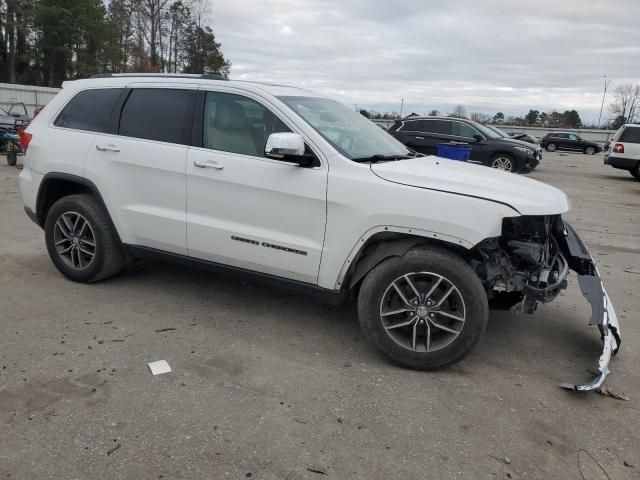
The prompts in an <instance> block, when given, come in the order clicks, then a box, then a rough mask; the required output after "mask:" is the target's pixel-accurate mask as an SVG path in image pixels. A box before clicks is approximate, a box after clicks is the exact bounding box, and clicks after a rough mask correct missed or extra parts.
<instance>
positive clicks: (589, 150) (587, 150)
mask: <svg viewBox="0 0 640 480" xmlns="http://www.w3.org/2000/svg"><path fill="white" fill-rule="evenodd" d="M595 153H596V149H595V148H594V147H587V148H585V149H584V154H585V155H595Z"/></svg>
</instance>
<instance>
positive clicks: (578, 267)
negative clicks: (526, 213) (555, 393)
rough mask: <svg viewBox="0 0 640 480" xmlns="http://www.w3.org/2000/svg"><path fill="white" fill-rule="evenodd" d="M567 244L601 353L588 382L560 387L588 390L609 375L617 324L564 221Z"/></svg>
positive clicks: (579, 243) (580, 244)
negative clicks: (589, 307)
mask: <svg viewBox="0 0 640 480" xmlns="http://www.w3.org/2000/svg"><path fill="white" fill-rule="evenodd" d="M565 228H566V239H565V240H566V244H567V247H568V250H569V252H570V254H571V258H570V259H569V264H570V265H571V268H572V269H573V270H575V271H576V272H577V273H578V282H579V284H580V290H581V291H582V295H583V296H584V297H585V298H586V299H587V300H588V302H589V303H590V304H591V320H590V322H589V323H590V324H591V325H597V326H598V329H599V331H600V335H601V338H602V342H603V348H602V354H601V355H600V358H599V360H598V374H597V376H596V377H595V378H594V379H593V380H592V381H591V382H589V383H586V384H584V385H576V384H570V383H564V384H562V385H561V387H563V388H568V389H570V390H576V391H581V392H584V391H589V390H595V389H597V388H599V387H600V386H601V385H602V383H603V382H604V380H605V378H606V377H607V375H608V374H609V363H610V362H611V357H612V356H613V355H615V354H616V353H618V349H619V348H620V344H621V341H622V340H621V334H620V325H619V324H618V317H617V316H616V311H615V309H614V308H613V304H612V303H611V299H610V298H609V295H608V294H607V291H606V290H605V288H604V285H603V283H602V279H601V278H600V273H599V272H598V269H597V268H596V265H595V262H594V260H593V258H592V257H591V254H590V253H589V250H588V249H587V247H586V246H585V244H584V242H583V241H582V240H581V239H580V237H578V234H577V233H576V231H575V230H574V229H573V228H572V227H571V225H569V224H568V223H565Z"/></svg>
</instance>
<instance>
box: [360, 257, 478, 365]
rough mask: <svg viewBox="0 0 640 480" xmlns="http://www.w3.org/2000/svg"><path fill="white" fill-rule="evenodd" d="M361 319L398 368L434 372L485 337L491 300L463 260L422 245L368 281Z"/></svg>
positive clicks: (393, 260)
mask: <svg viewBox="0 0 640 480" xmlns="http://www.w3.org/2000/svg"><path fill="white" fill-rule="evenodd" d="M358 316H359V319H360V325H361V327H362V329H363V331H364V334H365V336H366V337H367V339H368V340H369V341H370V342H371V343H372V344H373V345H374V346H375V347H376V348H377V349H378V350H380V351H381V352H382V353H383V354H384V355H386V356H387V357H389V358H390V359H392V360H394V361H395V362H398V363H399V364H401V365H403V366H406V367H409V368H415V369H419V370H435V369H438V368H443V367H445V366H447V365H450V364H452V363H455V362H458V361H460V360H462V359H463V358H464V357H465V356H466V355H467V354H468V353H469V352H471V350H472V349H473V347H474V346H475V345H476V344H477V342H478V340H479V339H480V337H481V336H482V334H483V332H484V330H485V328H486V325H487V319H488V316H489V307H488V303H487V296H486V293H485V291H484V288H483V286H482V283H481V282H480V279H479V278H478V277H477V275H476V274H475V272H474V271H473V269H472V268H471V267H470V266H469V264H468V263H467V262H465V261H464V260H463V259H462V258H460V257H458V256H457V255H455V254H453V253H451V252H449V251H447V250H444V249H441V248H438V247H419V248H415V249H412V250H410V251H409V252H407V253H406V254H405V255H404V256H402V257H393V258H390V259H387V260H385V261H383V262H382V263H380V264H379V265H378V266H377V267H375V268H374V269H373V270H372V271H371V272H370V273H369V274H368V275H367V276H366V277H365V279H364V281H363V282H362V286H361V288H360V294H359V296H358Z"/></svg>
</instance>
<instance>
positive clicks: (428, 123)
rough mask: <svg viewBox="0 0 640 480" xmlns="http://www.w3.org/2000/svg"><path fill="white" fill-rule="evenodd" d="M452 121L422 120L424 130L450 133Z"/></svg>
mask: <svg viewBox="0 0 640 480" xmlns="http://www.w3.org/2000/svg"><path fill="white" fill-rule="evenodd" d="M452 123H453V122H451V121H449V120H424V129H423V131H424V132H428V133H437V134H440V135H451V133H452V128H453V127H452V125H451V124H452Z"/></svg>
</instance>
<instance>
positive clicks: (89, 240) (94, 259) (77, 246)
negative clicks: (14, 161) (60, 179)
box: [44, 194, 124, 283]
mask: <svg viewBox="0 0 640 480" xmlns="http://www.w3.org/2000/svg"><path fill="white" fill-rule="evenodd" d="M44 231H45V241H46V244H47V251H48V252H49V257H51V260H52V261H53V264H54V265H55V266H56V267H57V269H58V270H59V271H60V272H61V273H62V274H63V275H64V276H66V277H67V278H69V279H71V280H74V281H76V282H84V283H91V282H97V281H98V280H102V279H104V278H107V277H110V276H112V275H115V274H116V273H118V271H120V269H121V268H122V265H123V263H124V258H123V255H122V252H121V251H120V248H119V246H118V242H117V238H116V234H115V232H114V231H113V229H112V228H111V226H110V224H109V220H108V218H107V216H106V214H105V212H104V211H103V210H102V208H101V207H100V206H99V205H98V203H97V202H96V199H95V197H94V196H93V195H90V194H80V195H70V196H68V197H64V198H61V199H60V200H58V201H57V202H56V203H54V204H53V206H52V207H51V209H50V210H49V212H48V213H47V219H46V221H45V226H44Z"/></svg>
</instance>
